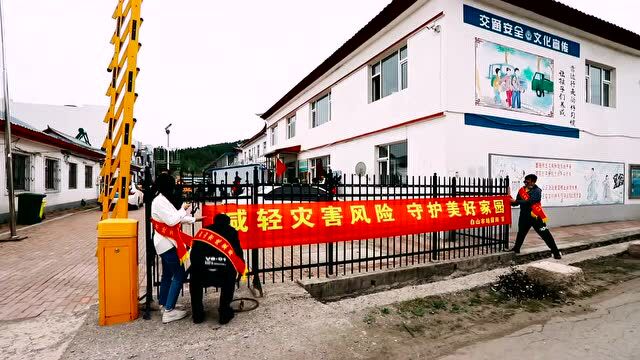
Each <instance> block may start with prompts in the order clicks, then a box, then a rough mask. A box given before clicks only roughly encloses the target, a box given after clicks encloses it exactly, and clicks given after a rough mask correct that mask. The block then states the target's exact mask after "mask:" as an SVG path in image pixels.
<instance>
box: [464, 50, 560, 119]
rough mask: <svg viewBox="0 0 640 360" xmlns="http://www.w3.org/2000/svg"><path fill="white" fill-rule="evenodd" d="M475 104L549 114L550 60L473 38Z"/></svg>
mask: <svg viewBox="0 0 640 360" xmlns="http://www.w3.org/2000/svg"><path fill="white" fill-rule="evenodd" d="M475 46H476V105H481V106H488V107H492V108H498V109H504V110H511V111H519V112H524V113H529V114H534V115H542V116H549V117H552V116H553V98H554V96H553V87H554V83H553V81H554V78H553V74H554V73H553V60H552V59H549V58H546V57H543V56H538V55H534V54H531V53H528V52H525V51H521V50H518V49H514V48H511V47H508V46H504V45H500V44H496V43H493V42H490V41H486V40H482V39H479V38H476V44H475Z"/></svg>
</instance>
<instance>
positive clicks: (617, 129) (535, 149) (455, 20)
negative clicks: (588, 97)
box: [443, 1, 640, 204]
mask: <svg viewBox="0 0 640 360" xmlns="http://www.w3.org/2000/svg"><path fill="white" fill-rule="evenodd" d="M464 3H465V4H468V5H471V6H474V7H476V8H479V9H482V10H485V11H488V12H490V13H493V14H496V15H500V16H503V17H505V18H508V19H511V20H514V21H517V22H520V23H524V24H527V25H530V26H532V27H535V28H537V29H540V30H544V31H547V32H549V33H551V34H554V35H558V36H561V37H563V38H566V39H569V40H573V41H576V42H578V43H579V44H580V57H579V58H578V57H573V56H570V55H566V54H562V53H559V52H556V51H553V50H550V49H545V48H543V47H540V46H536V45H531V44H529V43H527V42H524V41H520V40H516V39H512V38H509V37H507V36H503V35H501V34H496V33H493V32H491V31H488V30H483V29H481V28H478V27H475V26H471V25H468V24H465V23H463V20H462V19H463V8H462V3H461V2H454V1H452V2H450V3H449V4H447V5H448V6H447V8H446V10H445V12H446V14H447V23H446V27H447V28H446V29H444V30H443V31H444V32H446V33H447V37H448V40H449V41H448V43H447V47H446V49H447V50H446V55H445V56H446V58H447V61H446V62H445V64H446V65H445V67H444V69H443V71H444V72H445V73H446V74H447V75H448V80H447V81H446V82H445V92H446V94H447V95H446V98H447V106H446V109H447V110H448V111H449V112H448V113H447V119H448V120H449V121H448V130H447V137H448V138H457V139H460V141H461V142H463V143H464V144H466V145H467V146H460V147H457V151H455V152H453V151H452V152H446V153H445V154H444V155H445V156H446V158H447V161H446V162H447V173H448V174H449V175H452V174H453V173H455V172H456V171H457V172H459V174H460V175H461V176H487V175H488V154H489V153H500V154H509V155H523V156H533V157H550V158H565V159H579V160H599V161H611V162H624V163H626V169H625V173H626V172H628V164H630V163H634V164H638V163H640V152H639V151H638V150H637V149H638V148H640V139H638V138H636V139H630V138H626V137H598V136H593V135H590V134H588V133H586V132H584V131H582V130H585V131H588V132H591V133H594V134H599V135H612V134H618V135H627V136H636V137H640V122H638V121H637V108H636V106H637V105H636V103H637V101H638V99H640V83H639V81H640V56H639V55H640V52H636V54H633V55H632V54H630V53H628V52H623V51H620V50H616V49H613V48H611V47H609V46H605V45H602V44H600V43H597V42H594V41H593V40H590V39H587V38H585V37H581V36H579V35H576V34H575V32H576V31H577V30H575V29H570V28H568V27H566V26H564V25H562V24H556V26H553V27H552V26H549V25H546V24H542V23H540V22H539V21H536V20H534V19H532V18H529V17H528V16H533V15H532V14H530V13H527V12H524V11H522V10H521V9H518V8H513V7H511V8H510V9H509V10H508V11H506V10H503V9H500V8H497V7H493V6H490V5H488V4H487V3H485V2H478V1H465V2H464ZM517 14H520V15H517ZM537 18H539V16H538V17H537ZM548 22H550V21H548ZM476 37H478V38H482V39H484V40H488V41H492V42H495V43H499V44H502V45H506V46H510V47H513V48H516V49H519V50H522V51H527V52H530V53H533V54H536V55H541V56H544V57H547V58H551V59H553V60H554V80H555V84H556V87H555V89H556V92H555V94H554V96H555V98H554V116H553V117H545V116H537V115H530V114H525V113H520V112H514V111H508V110H500V109H493V108H489V107H484V106H476V105H475V103H474V100H475V82H474V81H475V47H474V41H475V38H476ZM587 60H588V61H592V62H597V63H601V64H605V65H608V66H610V67H613V68H615V73H616V78H615V85H614V86H615V93H616V101H615V107H614V108H609V107H604V106H599V105H593V104H590V103H586V102H585V62H586V61H587ZM572 65H573V66H575V68H576V80H577V85H576V91H577V96H576V100H577V101H576V113H577V116H576V122H575V128H577V129H579V130H581V131H580V137H579V138H578V139H573V138H567V137H557V136H550V135H540V134H531V133H523V132H515V131H506V130H497V129H489V128H482V127H476V126H466V125H464V119H463V115H462V114H463V113H475V114H482V115H492V116H500V117H505V118H510V119H517V120H524V121H530V122H536V123H543V124H551V125H558V126H565V127H572V125H571V124H570V123H569V120H570V119H569V118H568V117H562V116H560V115H559V99H558V95H559V94H558V91H557V89H558V82H557V79H558V74H559V71H560V70H564V71H565V72H567V71H568V69H569V68H570V66H572ZM625 181H628V174H627V179H625ZM627 197H628V192H627ZM626 202H627V203H629V204H640V201H638V200H629V199H628V198H627V199H626Z"/></svg>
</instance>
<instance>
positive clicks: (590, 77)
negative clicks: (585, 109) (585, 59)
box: [585, 63, 615, 107]
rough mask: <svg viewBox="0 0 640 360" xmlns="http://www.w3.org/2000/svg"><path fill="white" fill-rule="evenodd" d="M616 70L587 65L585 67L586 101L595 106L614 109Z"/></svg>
mask: <svg viewBox="0 0 640 360" xmlns="http://www.w3.org/2000/svg"><path fill="white" fill-rule="evenodd" d="M614 75H615V70H614V69H612V68H606V67H602V66H600V65H593V64H589V63H587V64H586V65H585V94H586V101H587V102H588V103H592V104H595V105H602V106H606V107H614V106H615V104H614V101H613V91H614V85H613V84H614V80H613V76H614Z"/></svg>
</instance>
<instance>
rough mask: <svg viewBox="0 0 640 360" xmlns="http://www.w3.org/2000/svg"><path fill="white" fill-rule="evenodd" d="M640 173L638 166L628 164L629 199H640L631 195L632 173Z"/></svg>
mask: <svg viewBox="0 0 640 360" xmlns="http://www.w3.org/2000/svg"><path fill="white" fill-rule="evenodd" d="M634 171H638V172H640V164H629V199H630V200H637V199H640V195H633V172H634Z"/></svg>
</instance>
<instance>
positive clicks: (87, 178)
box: [84, 165, 93, 189]
mask: <svg viewBox="0 0 640 360" xmlns="http://www.w3.org/2000/svg"><path fill="white" fill-rule="evenodd" d="M84 187H85V188H87V189H90V188H92V187H93V166H90V165H85V167H84Z"/></svg>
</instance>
